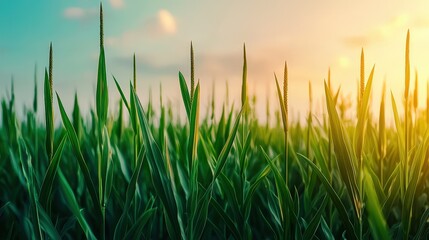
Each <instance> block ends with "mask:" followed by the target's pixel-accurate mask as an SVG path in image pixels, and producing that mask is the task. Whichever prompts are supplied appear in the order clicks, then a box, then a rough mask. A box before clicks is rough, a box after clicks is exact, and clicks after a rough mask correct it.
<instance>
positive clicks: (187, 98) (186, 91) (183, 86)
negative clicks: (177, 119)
mask: <svg viewBox="0 0 429 240" xmlns="http://www.w3.org/2000/svg"><path fill="white" fill-rule="evenodd" d="M179 83H180V91H181V92H182V99H183V103H184V104H185V109H186V115H187V116H188V119H189V117H190V113H191V96H190V95H189V89H188V85H187V84H186V80H185V77H183V74H182V73H181V72H179Z"/></svg>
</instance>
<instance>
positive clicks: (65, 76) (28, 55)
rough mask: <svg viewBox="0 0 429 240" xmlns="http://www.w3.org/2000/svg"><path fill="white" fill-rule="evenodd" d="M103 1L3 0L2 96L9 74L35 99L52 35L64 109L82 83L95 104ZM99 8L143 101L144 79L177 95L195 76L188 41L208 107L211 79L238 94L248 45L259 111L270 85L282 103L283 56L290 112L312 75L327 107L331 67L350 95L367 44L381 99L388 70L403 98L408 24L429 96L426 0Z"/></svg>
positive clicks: (116, 66)
mask: <svg viewBox="0 0 429 240" xmlns="http://www.w3.org/2000/svg"><path fill="white" fill-rule="evenodd" d="M99 3H100V2H99V1H92V0H59V1H48V0H38V1H29V0H19V1H2V2H0V96H6V95H7V92H8V90H7V89H9V88H10V79H11V76H12V75H13V77H14V81H15V90H16V95H17V96H16V97H17V105H18V106H21V105H23V104H26V105H30V104H31V101H32V88H33V74H34V67H35V64H36V63H37V71H38V74H37V76H38V78H39V86H41V85H42V76H43V69H44V67H46V66H47V64H48V49H49V43H50V42H52V43H53V46H54V88H55V90H56V91H57V92H58V93H59V94H60V95H61V97H62V99H63V101H64V102H65V104H66V107H67V108H68V109H71V104H72V101H73V95H74V93H75V91H77V92H78V96H79V100H80V102H81V104H83V105H84V109H88V107H89V106H90V105H91V104H93V102H94V92H95V84H96V70H97V57H98V51H99V49H98V41H99V40H98V7H99ZM103 6H104V11H105V42H106V57H107V71H108V74H109V76H111V75H114V76H115V77H116V78H117V79H118V80H119V82H120V83H121V85H123V86H124V88H125V89H128V88H127V86H128V81H129V80H131V78H132V55H133V54H134V53H136V55H137V68H138V72H137V74H138V84H137V85H138V92H139V95H140V96H141V98H142V99H144V101H146V100H147V95H148V91H149V88H151V89H152V92H153V97H154V98H156V99H157V97H158V93H159V84H160V83H162V84H163V90H164V93H165V94H166V95H168V96H169V97H168V98H169V99H170V100H171V101H172V102H173V103H174V105H179V104H178V103H180V97H179V94H180V90H179V86H178V80H177V74H178V71H182V72H183V73H184V75H185V76H189V45H190V42H191V41H193V44H194V49H195V54H196V77H197V78H199V79H200V81H201V85H202V91H203V95H202V96H203V97H202V99H201V101H202V105H203V106H205V105H206V104H207V95H208V93H209V92H211V88H212V86H213V84H214V85H215V87H216V98H217V99H218V101H219V102H222V101H223V100H224V99H225V82H226V81H228V82H229V85H230V92H231V95H232V96H233V97H234V99H235V100H236V101H237V102H238V101H239V96H240V84H241V69H242V47H243V43H246V48H247V55H248V65H249V66H248V68H249V73H248V77H249V91H250V93H251V94H253V93H255V94H256V95H257V96H258V102H257V103H258V108H259V111H260V112H261V113H264V112H265V109H264V106H265V101H266V98H267V95H268V97H269V99H270V101H271V102H272V103H273V104H274V103H276V102H275V101H276V96H275V94H274V78H273V73H274V72H276V73H277V74H278V75H279V76H281V75H282V67H283V64H284V61H285V60H286V61H287V62H288V65H289V72H290V76H289V79H290V90H291V92H290V105H291V108H292V110H293V112H294V113H293V114H294V115H295V116H296V115H297V112H298V111H299V112H300V115H301V117H302V116H304V115H305V114H306V112H307V110H308V108H307V102H308V100H307V99H308V95H307V86H308V81H312V84H313V92H314V94H315V99H316V100H315V102H316V111H319V112H321V109H322V100H323V98H322V86H323V79H324V78H326V76H327V71H328V68H329V67H330V68H331V71H332V79H333V83H334V85H335V86H339V85H341V88H342V91H343V93H344V95H345V96H349V97H350V99H351V100H352V101H354V99H355V94H356V93H355V92H356V91H355V89H356V81H357V79H358V76H359V55H360V50H361V48H362V47H363V48H365V56H366V69H367V75H368V74H369V71H370V68H371V67H372V65H373V64H376V75H375V82H374V92H375V94H374V104H376V105H378V102H379V98H378V97H379V95H380V94H378V93H379V92H380V89H381V85H382V81H383V79H386V80H387V88H388V89H390V90H392V92H393V93H394V94H395V95H396V97H397V98H398V99H399V98H400V97H401V95H400V94H401V92H402V89H403V76H404V73H403V69H404V45H405V36H406V31H407V30H408V29H410V31H411V57H412V62H411V63H412V68H413V69H414V68H416V69H418V70H419V77H420V85H421V86H422V87H421V88H420V92H419V93H420V99H421V101H420V103H423V102H424V98H425V95H426V88H425V87H423V86H425V84H426V80H427V79H428V76H429V68H428V66H429V48H427V47H426V46H427V43H428V42H429V17H427V16H426V15H427V14H426V13H425V9H427V7H428V6H427V4H426V3H425V2H424V1H413V3H412V4H411V2H406V1H399V0H397V1H390V2H389V4H388V5H387V4H385V3H384V2H382V1H369V0H365V1H353V2H346V1H342V2H339V1H334V0H326V1H277V0H273V1H227V0H218V1H190V0H184V1H175V2H173V1H136V0H133V1H131V0H111V1H103ZM109 91H110V93H111V96H112V97H111V100H112V101H111V103H112V104H113V103H114V102H115V101H116V100H117V99H118V98H119V96H118V93H117V91H116V88H115V86H114V83H113V80H112V78H111V77H110V78H109ZM39 92H42V90H41V89H39ZM41 99H42V96H40V100H41ZM155 102H156V101H155ZM40 103H41V101H40ZM420 106H422V104H420ZM373 108H374V110H376V109H377V107H375V106H374V107H373ZM18 109H19V108H18ZM203 109H204V108H203ZM219 110H220V109H219ZM182 112H183V109H182ZM262 115H263V114H262ZM262 118H263V117H262Z"/></svg>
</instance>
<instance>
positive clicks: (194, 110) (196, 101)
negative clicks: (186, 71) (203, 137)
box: [188, 83, 200, 191]
mask: <svg viewBox="0 0 429 240" xmlns="http://www.w3.org/2000/svg"><path fill="white" fill-rule="evenodd" d="M191 104H192V107H191V115H190V126H189V127H190V131H189V139H188V164H190V166H191V169H190V172H191V179H192V181H191V182H194V183H196V180H197V179H196V178H197V176H198V161H197V159H196V157H197V154H196V153H197V148H198V128H199V115H200V84H199V83H198V84H197V88H196V89H195V93H194V98H193V100H192V103H191ZM195 187H196V186H195ZM193 190H195V189H193ZM193 190H192V191H193Z"/></svg>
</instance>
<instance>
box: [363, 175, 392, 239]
mask: <svg viewBox="0 0 429 240" xmlns="http://www.w3.org/2000/svg"><path fill="white" fill-rule="evenodd" d="M364 180H365V194H366V197H367V201H366V209H367V211H368V222H369V227H370V230H371V232H372V237H373V238H374V239H376V240H378V239H380V240H381V239H382V240H387V239H390V238H391V237H390V235H389V229H388V227H387V223H386V219H385V218H384V216H383V211H382V208H381V206H380V202H379V200H378V197H377V193H376V190H375V187H374V182H373V180H372V177H371V174H369V173H368V171H367V170H366V171H364Z"/></svg>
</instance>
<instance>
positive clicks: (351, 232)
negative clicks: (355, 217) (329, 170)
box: [298, 153, 358, 239]
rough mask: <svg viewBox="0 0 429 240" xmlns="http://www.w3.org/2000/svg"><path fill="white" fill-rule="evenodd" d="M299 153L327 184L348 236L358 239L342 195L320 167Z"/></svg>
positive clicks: (327, 189)
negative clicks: (339, 194)
mask: <svg viewBox="0 0 429 240" xmlns="http://www.w3.org/2000/svg"><path fill="white" fill-rule="evenodd" d="M298 155H299V156H300V157H301V158H302V159H304V160H305V162H307V164H308V165H309V166H310V167H311V169H313V171H314V173H316V174H317V176H318V177H319V179H320V181H321V182H322V184H323V186H325V189H326V191H327V192H328V194H329V196H330V198H331V200H332V201H333V202H334V206H335V207H336V208H337V210H338V213H339V215H340V218H341V220H342V222H343V224H344V225H345V227H346V230H347V232H346V234H347V236H349V237H350V239H358V237H357V236H356V232H355V229H354V227H353V225H352V223H351V222H350V218H349V216H348V215H347V210H346V207H345V206H344V204H343V202H342V201H341V199H340V197H339V196H338V195H337V193H336V191H335V190H334V188H333V187H332V185H331V184H330V183H329V180H328V179H327V178H326V177H325V176H324V175H323V173H322V172H321V171H320V169H319V168H318V167H317V166H316V165H315V164H314V163H313V162H312V161H311V160H310V159H308V158H307V157H306V156H304V155H302V154H300V153H298Z"/></svg>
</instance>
